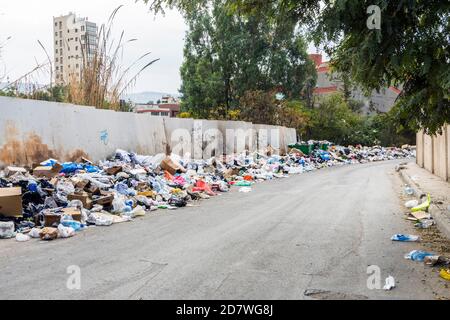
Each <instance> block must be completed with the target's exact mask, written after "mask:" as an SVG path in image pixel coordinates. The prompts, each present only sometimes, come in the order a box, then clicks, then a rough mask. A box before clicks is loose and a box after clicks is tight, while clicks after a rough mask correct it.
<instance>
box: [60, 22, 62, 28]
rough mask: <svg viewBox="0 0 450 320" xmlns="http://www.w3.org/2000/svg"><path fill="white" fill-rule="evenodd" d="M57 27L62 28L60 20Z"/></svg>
mask: <svg viewBox="0 0 450 320" xmlns="http://www.w3.org/2000/svg"><path fill="white" fill-rule="evenodd" d="M59 28H60V29H62V21H60V22H59Z"/></svg>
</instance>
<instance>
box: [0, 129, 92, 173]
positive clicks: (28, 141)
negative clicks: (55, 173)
mask: <svg viewBox="0 0 450 320" xmlns="http://www.w3.org/2000/svg"><path fill="white" fill-rule="evenodd" d="M3 134H4V137H5V143H4V144H3V145H2V146H1V148H0V164H2V165H4V166H10V165H15V166H29V167H33V166H36V165H37V164H39V163H41V162H42V161H45V160H47V159H50V158H54V159H58V160H60V161H66V160H67V161H76V160H79V159H80V157H83V158H87V159H89V155H88V154H87V153H86V152H84V151H83V150H80V149H77V150H75V151H73V152H68V153H66V154H62V153H61V152H57V151H55V150H53V149H51V148H49V146H48V145H47V144H45V143H43V142H42V138H41V137H40V136H39V135H37V134H36V133H34V132H29V133H27V134H26V136H25V138H24V139H22V138H21V137H20V132H19V130H18V129H17V128H16V127H15V125H14V122H13V121H6V125H5V129H4V133H3Z"/></svg>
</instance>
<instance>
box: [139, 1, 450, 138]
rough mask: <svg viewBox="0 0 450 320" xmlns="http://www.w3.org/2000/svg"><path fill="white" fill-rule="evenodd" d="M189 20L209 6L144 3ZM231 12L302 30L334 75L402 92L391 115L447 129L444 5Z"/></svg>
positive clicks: (305, 5)
mask: <svg viewBox="0 0 450 320" xmlns="http://www.w3.org/2000/svg"><path fill="white" fill-rule="evenodd" d="M146 2H147V3H149V4H150V6H151V8H152V9H154V10H156V11H158V10H159V11H161V10H162V9H163V8H164V6H165V5H170V6H172V7H173V6H176V7H178V8H179V9H181V10H182V11H183V12H185V13H189V12H192V11H196V10H198V9H199V8H204V7H206V6H207V4H210V3H211V2H212V1H211V0H209V1H208V0H146ZM226 4H227V10H229V11H230V12H234V14H235V15H236V16H240V15H241V14H243V13H245V14H247V15H248V16H252V17H260V18H262V19H264V21H267V23H268V24H270V23H276V22H278V21H284V22H285V23H288V22H286V21H291V22H298V23H300V24H301V26H303V27H305V26H307V27H309V29H310V31H311V34H313V38H314V40H315V42H316V44H318V45H319V44H322V45H324V46H325V49H326V51H327V53H328V54H329V55H330V56H331V58H332V60H333V67H334V68H335V69H336V70H337V71H339V72H340V73H341V74H346V75H348V77H349V78H351V79H352V80H354V81H355V82H356V83H357V84H358V85H361V86H362V87H363V88H364V89H365V90H366V91H367V92H371V91H372V90H373V89H380V88H384V87H389V86H391V85H395V86H398V87H400V88H402V89H403V91H402V94H401V96H400V98H399V99H398V101H397V107H396V108H395V112H394V113H393V115H394V116H395V118H396V120H397V121H399V122H401V123H403V124H404V125H407V126H409V127H412V128H414V129H418V128H424V129H425V130H427V131H428V132H429V133H435V132H437V131H439V128H441V127H442V125H443V124H444V123H446V122H447V123H449V122H450V104H449V93H450V67H449V61H450V3H449V2H448V1H441V0H409V1H390V0H361V1H355V0H334V1H332V0H325V1H319V0H271V1H255V0H227V1H226ZM370 5H378V6H379V7H380V8H381V30H370V29H369V28H367V20H368V18H369V15H368V14H367V8H368V7H369V6H370Z"/></svg>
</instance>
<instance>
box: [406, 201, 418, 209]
mask: <svg viewBox="0 0 450 320" xmlns="http://www.w3.org/2000/svg"><path fill="white" fill-rule="evenodd" d="M418 205H419V201H417V200H410V201H408V202H405V207H406V208H408V209H412V208H414V207H417V206H418Z"/></svg>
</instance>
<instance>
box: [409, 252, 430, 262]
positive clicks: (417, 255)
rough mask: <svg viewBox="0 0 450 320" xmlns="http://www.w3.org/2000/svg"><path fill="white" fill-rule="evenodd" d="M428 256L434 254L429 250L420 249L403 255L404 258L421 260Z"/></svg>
mask: <svg viewBox="0 0 450 320" xmlns="http://www.w3.org/2000/svg"><path fill="white" fill-rule="evenodd" d="M430 256H434V254H433V253H430V252H425V251H420V250H413V251H411V252H410V253H408V254H407V255H406V256H405V259H408V260H412V261H419V262H423V261H424V259H425V257H430Z"/></svg>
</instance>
